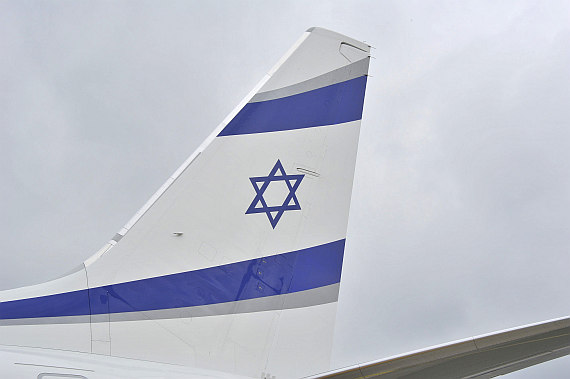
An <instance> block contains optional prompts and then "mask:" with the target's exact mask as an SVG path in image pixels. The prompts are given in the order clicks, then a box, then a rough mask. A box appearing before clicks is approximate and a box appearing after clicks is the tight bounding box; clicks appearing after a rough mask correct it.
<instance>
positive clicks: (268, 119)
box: [218, 76, 367, 137]
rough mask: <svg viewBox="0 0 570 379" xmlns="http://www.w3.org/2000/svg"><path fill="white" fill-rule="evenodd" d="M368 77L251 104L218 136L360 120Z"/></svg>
mask: <svg viewBox="0 0 570 379" xmlns="http://www.w3.org/2000/svg"><path fill="white" fill-rule="evenodd" d="M366 78H367V77H366V76H361V77H359V78H355V79H351V80H347V81H345V82H341V83H337V84H333V85H330V86H326V87H322V88H318V89H315V90H312V91H307V92H304V93H300V94H297V95H292V96H287V97H283V98H280V99H275V100H267V101H261V102H257V103H248V104H246V105H245V107H243V109H242V110H241V111H240V112H239V113H238V114H237V115H236V116H235V117H234V118H233V119H232V120H231V121H230V122H229V124H228V125H226V127H225V128H224V129H223V130H222V131H221V132H220V134H218V137H220V136H230V135H237V134H252V133H265V132H276V131H281V130H293V129H303V128H311V127H314V126H323V125H334V124H340V123H343V122H349V121H355V120H360V119H361V118H362V107H363V104H364V91H365V89H366Z"/></svg>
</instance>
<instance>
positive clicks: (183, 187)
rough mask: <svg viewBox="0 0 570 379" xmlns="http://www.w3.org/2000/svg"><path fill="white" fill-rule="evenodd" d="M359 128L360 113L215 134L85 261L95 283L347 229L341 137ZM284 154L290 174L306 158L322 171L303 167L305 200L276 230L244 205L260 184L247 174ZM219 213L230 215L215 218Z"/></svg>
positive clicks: (257, 252)
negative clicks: (316, 123) (282, 128)
mask: <svg viewBox="0 0 570 379" xmlns="http://www.w3.org/2000/svg"><path fill="white" fill-rule="evenodd" d="M358 133H359V121H352V122H349V123H345V124H340V125H334V126H323V127H318V128H307V129H299V130H294V131H290V132H287V133H285V132H283V133H261V134H248V135H240V136H228V137H219V138H216V139H215V140H214V141H213V142H212V143H211V145H210V146H209V148H208V149H207V150H206V151H204V152H203V153H202V154H201V155H200V156H199V157H198V158H197V159H196V160H195V161H194V162H193V163H192V164H191V165H190V166H189V167H188V168H187V169H186V171H185V172H184V175H182V176H181V177H180V178H178V180H177V181H176V186H173V187H171V188H170V189H169V191H167V192H166V193H165V194H164V195H162V196H161V198H160V199H159V200H158V201H157V202H156V203H155V204H154V205H153V206H152V207H151V208H150V209H149V210H148V211H147V212H146V214H145V216H144V219H143V220H141V221H139V222H138V223H137V224H136V225H135V227H133V228H132V229H131V230H130V231H129V232H128V233H127V234H126V235H125V236H124V237H123V238H122V239H121V240H120V241H119V242H118V243H117V245H116V246H115V247H114V248H113V249H112V250H110V251H109V252H108V253H106V254H104V255H103V256H101V258H99V260H98V261H96V262H95V263H92V264H91V265H89V266H88V267H87V272H88V275H89V285H90V286H91V287H100V286H105V285H109V284H113V283H118V282H127V281H133V280H139V279H145V278H150V277H157V276H163V275H170V274H173V273H177V272H183V271H189V270H197V269H202V268H208V267H215V266H221V265H224V264H229V263H231V262H236V261H245V260H249V259H256V258H260V257H263V256H269V255H275V254H281V253H287V252H291V251H296V250H300V249H304V248H311V247H314V246H319V245H322V244H325V243H330V242H333V241H337V240H340V239H343V238H345V236H346V227H347V221H348V211H349V206H350V193H351V190H352V176H353V172H354V163H353V162H354V160H355V159H356V146H354V147H353V148H350V149H348V148H344V147H343V146H345V145H355V144H356V143H357V142H358ZM236 151H248V152H249V153H248V154H247V155H241V156H239V155H236V154H235V152H236ZM278 160H279V161H280V162H281V163H282V165H283V168H284V170H285V172H286V173H287V174H289V173H291V174H294V175H302V172H301V171H299V170H298V169H299V168H301V169H305V170H309V171H311V172H314V173H316V175H318V176H313V175H305V176H304V177H303V179H302V182H301V184H300V185H299V188H298V189H297V191H296V196H297V198H298V199H299V203H300V206H301V210H299V211H292V212H285V213H284V214H283V216H282V217H281V219H280V220H279V222H278V225H277V227H276V229H275V230H274V229H273V228H272V227H271V225H270V224H269V222H268V218H267V216H266V215H265V214H264V213H259V214H252V215H246V214H245V212H246V211H247V209H248V207H249V206H250V204H251V203H252V201H253V200H254V197H255V194H256V193H255V190H254V188H253V186H252V183H251V181H250V179H249V178H250V177H263V176H266V175H268V174H269V173H270V171H271V169H272V168H273V167H274V165H275V163H276V162H277V161H278ZM345 178H347V179H345ZM226 183H231V186H228V184H226ZM189 194H190V195H191V196H189ZM330 204H334V206H330ZM258 205H259V204H258ZM217 212H218V213H217ZM221 212H224V213H221ZM165 214H167V215H168V217H167V218H164V217H163V216H164V215H165ZM212 214H223V217H221V216H219V217H217V218H216V219H211V215H212ZM188 215H191V217H189V216H188ZM268 225H269V228H267V226H268ZM180 232H181V233H183V235H181V236H177V235H175V234H174V233H180ZM188 251H191V252H195V253H193V254H188V253H187V252H188Z"/></svg>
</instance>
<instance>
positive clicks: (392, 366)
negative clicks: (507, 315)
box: [312, 317, 570, 379]
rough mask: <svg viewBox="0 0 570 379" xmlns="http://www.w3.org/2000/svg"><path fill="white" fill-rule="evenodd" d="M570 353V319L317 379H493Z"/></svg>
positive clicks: (525, 327)
mask: <svg viewBox="0 0 570 379" xmlns="http://www.w3.org/2000/svg"><path fill="white" fill-rule="evenodd" d="M569 353H570V317H564V318H560V319H556V320H551V321H546V322H542V323H539V324H533V325H528V326H523V327H519V328H514V329H509V330H505V331H500V332H496V333H491V334H485V335H482V336H478V337H472V338H468V339H465V340H461V341H457V342H451V343H448V344H444V345H439V346H434V347H431V348H427V349H424V350H420V351H415V352H412V353H408V354H404V355H400V356H395V357H391V358H387V359H383V360H380V361H374V362H368V363H364V364H360V365H357V366H352V367H348V368H343V369H340V370H337V371H334V372H329V373H325V374H322V375H319V376H314V377H312V378H313V379H317V378H318V379H324V378H327V379H328V378H330V379H359V378H379V379H380V378H381V379H389V378H441V379H445V378H493V377H495V376H499V375H504V374H508V373H510V372H513V371H517V370H521V369H523V368H526V367H529V366H533V365H536V364H539V363H542V362H546V361H549V360H551V359H555V358H559V357H562V356H565V355H567V354H569Z"/></svg>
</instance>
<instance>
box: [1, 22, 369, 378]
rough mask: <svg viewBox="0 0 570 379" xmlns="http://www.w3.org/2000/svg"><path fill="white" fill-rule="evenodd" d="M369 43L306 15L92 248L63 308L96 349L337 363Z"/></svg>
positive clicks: (203, 363) (180, 358)
mask: <svg viewBox="0 0 570 379" xmlns="http://www.w3.org/2000/svg"><path fill="white" fill-rule="evenodd" d="M369 49H370V48H369V46H368V45H366V44H363V43H361V42H358V41H355V40H353V39H351V38H348V37H345V36H343V35H340V34H338V33H335V32H331V31H328V30H326V29H322V28H311V29H309V30H308V31H307V32H306V33H304V34H303V36H302V37H301V38H300V39H299V41H298V42H297V43H296V44H295V45H294V46H293V47H292V49H291V50H290V51H289V52H288V53H287V54H286V55H285V56H284V57H283V58H282V59H281V60H280V62H279V63H278V64H277V65H276V66H275V68H273V69H272V70H271V71H270V72H269V73H268V74H267V75H266V76H265V78H264V79H263V80H262V81H261V83H260V84H259V85H258V86H257V87H256V89H255V90H254V91H252V93H251V95H250V96H248V97H247V98H246V99H245V100H244V101H243V103H242V104H240V106H238V108H237V109H236V110H235V111H234V112H233V113H232V114H231V115H230V116H228V118H227V119H226V120H225V121H224V122H223V123H222V124H221V125H220V126H219V127H218V128H217V129H216V130H215V131H214V133H213V134H212V135H211V136H210V137H209V138H208V139H207V140H206V141H205V142H204V143H203V144H202V145H201V146H200V148H199V149H198V150H197V151H196V152H195V153H194V154H193V155H192V156H191V157H190V158H189V159H188V160H187V161H186V162H185V163H184V164H183V165H182V166H181V167H180V169H179V170H177V171H176V173H175V174H174V175H173V176H172V177H171V178H170V179H169V180H168V182H167V183H166V184H165V185H164V186H163V187H162V188H161V189H160V190H159V191H158V192H157V193H156V194H155V195H154V196H153V197H152V198H151V200H150V201H149V202H148V203H147V204H146V205H145V206H144V207H143V208H142V209H141V210H140V211H139V212H138V213H137V215H135V217H134V218H133V219H132V220H131V221H130V222H129V223H128V224H127V225H126V226H125V227H124V228H123V229H122V230H121V231H120V232H119V233H118V234H117V235H116V236H115V237H114V238H113V240H112V241H110V243H109V244H108V245H107V246H106V247H105V248H103V249H102V250H101V251H100V252H99V253H98V254H96V255H95V256H93V257H92V258H90V259H89V260H87V261H86V262H85V268H84V271H85V272H84V273H82V274H83V275H84V277H86V280H87V285H86V287H88V288H87V290H85V289H84V288H83V287H82V286H83V285H79V287H80V288H79V289H80V291H76V292H80V293H81V296H80V299H79V300H76V301H77V302H80V303H81V304H82V306H81V307H78V308H77V310H76V312H74V311H73V310H71V311H70V310H68V311H67V313H66V316H78V317H79V316H82V317H85V316H87V321H85V318H83V319H81V320H79V319H78V320H76V322H88V323H89V324H90V328H91V341H90V342H91V343H90V346H91V352H93V353H97V354H106V355H114V356H121V357H130V358H137V359H147V360H151V361H160V362H170V363H178V364H184V365H192V366H197V367H201V368H211V369H216V370H222V371H227V372H230V373H235V374H241V375H246V376H250V377H255V378H259V377H268V378H269V377H271V378H272V377H276V378H291V377H302V376H307V375H310V374H315V373H317V372H321V371H323V370H326V369H328V366H329V359H330V349H331V345H332V332H333V324H334V318H335V311H336V301H337V298H338V289H339V283H340V275H341V269H342V260H343V253H344V244H345V237H346V228H347V221H348V212H349V206H350V197H351V190H352V181H353V175H354V164H355V159H356V150H357V144H358V136H359V128H360V120H361V117H362V107H363V102H364V92H365V87H366V79H367V72H368V64H369ZM82 291H84V292H82ZM70 293H71V292H70ZM57 295H58V296H61V298H60V300H61V301H65V296H71V295H66V294H65V293H57ZM84 295H85V296H84ZM78 296H79V295H78ZM85 299H87V300H85ZM26 300H29V299H26ZM22 301H23V300H22ZM85 301H87V303H85ZM80 308H81V309H80ZM0 310H1V308H0ZM86 310H87V311H86ZM86 312H87V313H86ZM16 313H17V312H16ZM16 313H14V314H16ZM56 313H57V312H56ZM19 315H21V314H19ZM50 317H56V318H57V314H50Z"/></svg>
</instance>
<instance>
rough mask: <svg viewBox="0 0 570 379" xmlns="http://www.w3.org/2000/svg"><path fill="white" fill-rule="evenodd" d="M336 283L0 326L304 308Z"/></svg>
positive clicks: (326, 298)
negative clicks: (219, 300)
mask: <svg viewBox="0 0 570 379" xmlns="http://www.w3.org/2000/svg"><path fill="white" fill-rule="evenodd" d="M339 287H340V284H339V283H336V284H331V285H328V286H324V287H319V288H313V289H310V290H306V291H300V292H293V293H288V294H285V295H275V296H267V297H260V298H257V299H247V300H241V301H231V302H227V303H220V304H210V305H200V306H195V307H185V308H171V309H159V310H154V311H141V312H123V313H111V314H110V315H109V314H100V315H93V316H89V315H85V316H62V317H37V318H24V319H11V320H0V326H6V325H42V324H77V323H89V322H90V321H91V322H92V323H99V322H108V321H109V319H110V320H111V322H114V321H136V320H158V319H169V318H190V317H206V316H218V315H227V314H236V313H251V312H262V311H274V310H281V309H292V308H304V307H310V306H312V305H319V304H327V303H332V302H335V301H337V300H338V290H339Z"/></svg>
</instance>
